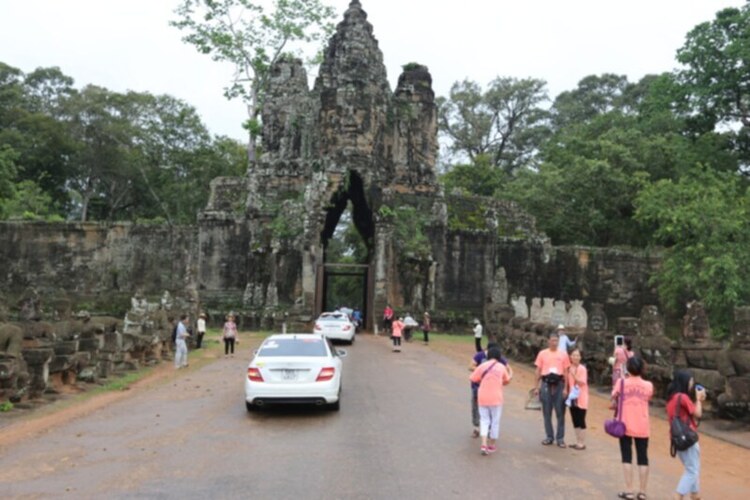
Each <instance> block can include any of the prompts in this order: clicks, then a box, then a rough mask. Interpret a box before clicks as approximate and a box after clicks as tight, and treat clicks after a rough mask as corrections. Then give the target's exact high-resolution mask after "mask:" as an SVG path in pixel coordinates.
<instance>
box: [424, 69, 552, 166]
mask: <svg viewBox="0 0 750 500" xmlns="http://www.w3.org/2000/svg"><path fill="white" fill-rule="evenodd" d="M545 87H546V83H545V82H544V81H543V80H536V79H533V78H526V79H516V78H507V77H504V78H500V77H498V78H496V79H495V80H493V81H492V82H491V83H490V85H489V86H488V88H487V89H486V90H482V87H481V86H480V85H479V84H478V83H476V82H473V81H470V80H464V81H463V82H456V83H455V84H453V86H452V87H451V90H450V93H449V95H448V97H447V98H441V99H439V100H438V106H439V107H438V120H439V125H440V132H441V134H442V136H443V137H444V138H445V139H446V140H448V142H449V149H450V152H451V153H452V154H453V155H454V156H455V157H457V158H459V159H460V158H463V159H468V160H470V161H471V162H475V161H476V160H477V158H479V157H484V158H487V159H489V161H490V162H491V164H492V165H493V166H495V167H497V168H500V169H502V170H503V171H505V172H507V173H511V172H513V171H514V170H516V169H517V168H519V167H521V166H524V165H527V164H528V163H529V162H530V161H531V158H532V157H533V156H534V153H535V152H536V149H537V147H538V145H539V143H540V142H541V140H542V139H543V138H544V136H545V134H546V132H547V131H548V127H547V126H546V125H547V124H546V120H547V112H546V111H545V110H544V109H543V108H542V103H544V102H545V101H546V100H547V91H546V90H545Z"/></svg>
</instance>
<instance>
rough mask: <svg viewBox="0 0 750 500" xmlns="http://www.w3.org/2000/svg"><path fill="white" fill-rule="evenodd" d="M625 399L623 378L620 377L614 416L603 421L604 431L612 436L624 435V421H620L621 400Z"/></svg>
mask: <svg viewBox="0 0 750 500" xmlns="http://www.w3.org/2000/svg"><path fill="white" fill-rule="evenodd" d="M624 399H625V379H620V394H618V397H617V409H616V410H615V418H608V419H607V420H605V421H604V431H605V432H606V433H607V434H609V435H610V436H612V437H615V438H618V439H619V438H621V437H623V436H624V435H625V422H623V421H622V402H623V400H624Z"/></svg>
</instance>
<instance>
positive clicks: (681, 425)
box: [669, 394, 698, 457]
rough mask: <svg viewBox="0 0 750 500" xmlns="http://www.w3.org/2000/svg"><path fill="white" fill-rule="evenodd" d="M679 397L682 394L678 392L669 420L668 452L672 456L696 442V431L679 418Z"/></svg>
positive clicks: (680, 412)
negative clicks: (673, 410) (672, 414)
mask: <svg viewBox="0 0 750 500" xmlns="http://www.w3.org/2000/svg"><path fill="white" fill-rule="evenodd" d="M681 398H682V394H679V395H678V396H677V403H676V405H677V408H676V409H675V412H674V417H672V420H671V421H670V422H669V437H670V446H669V454H670V455H672V456H673V457H674V456H675V455H677V452H678V451H685V450H687V449H688V448H690V447H691V446H693V445H694V444H695V443H697V442H698V433H697V432H695V431H694V430H693V429H691V428H690V424H689V423H688V422H686V421H683V420H682V419H681V418H680V415H681V414H682V405H681V404H680V403H681Z"/></svg>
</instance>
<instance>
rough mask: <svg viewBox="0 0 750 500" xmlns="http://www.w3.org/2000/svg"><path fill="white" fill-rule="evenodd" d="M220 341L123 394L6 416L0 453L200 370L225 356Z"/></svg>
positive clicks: (249, 337) (73, 399)
mask: <svg viewBox="0 0 750 500" xmlns="http://www.w3.org/2000/svg"><path fill="white" fill-rule="evenodd" d="M257 338H260V337H259V336H258V335H257V334H251V333H248V332H244V333H242V334H241V335H240V339H241V340H242V341H245V342H252V341H253V340H254V339H257ZM212 340H213V341H214V342H212ZM217 340H218V337H206V344H207V347H206V348H203V349H199V350H192V351H191V352H190V354H189V363H190V365H189V366H188V367H187V368H183V369H181V370H176V369H175V367H174V365H173V364H172V362H171V361H169V360H164V361H162V362H161V363H159V364H158V365H156V366H155V367H153V368H150V369H149V370H150V371H149V372H148V374H146V375H145V376H144V377H143V378H141V379H139V380H137V381H136V382H133V383H132V384H130V385H129V386H128V387H127V388H125V389H124V390H112V391H107V392H102V393H98V394H91V393H88V392H81V393H78V394H70V395H67V396H65V397H64V398H61V399H60V400H58V401H55V402H53V403H50V404H48V405H46V406H41V407H38V408H36V409H34V410H30V411H24V412H23V413H20V412H19V413H18V414H15V415H7V416H4V420H5V421H4V422H2V423H0V450H2V449H3V448H7V447H9V446H12V445H13V444H15V443H18V442H19V441H23V440H25V439H29V438H31V437H33V436H37V435H39V434H43V433H45V432H46V431H48V430H49V429H51V428H53V427H56V426H59V425H63V424H65V423H67V422H70V421H72V420H76V419H79V418H82V417H84V416H86V415H90V414H91V413H94V412H95V411H97V410H99V409H101V408H104V407H106V406H108V405H111V404H113V403H116V402H118V401H122V400H123V399H126V398H130V397H132V396H134V395H135V394H137V393H139V392H142V391H144V390H148V389H149V388H152V387H155V386H157V385H160V384H165V383H168V382H170V381H172V380H174V379H176V378H177V377H181V376H183V375H186V374H189V373H191V372H193V371H195V370H198V369H199V368H201V367H203V366H205V365H206V364H208V363H211V362H213V361H215V360H217V359H219V358H220V357H221V356H222V353H221V345H220V344H218V343H217V342H215V341H217ZM115 380H116V379H115ZM93 390H96V389H93Z"/></svg>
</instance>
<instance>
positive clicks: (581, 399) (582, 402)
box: [566, 347, 589, 450]
mask: <svg viewBox="0 0 750 500" xmlns="http://www.w3.org/2000/svg"><path fill="white" fill-rule="evenodd" d="M568 390H569V393H568V399H567V401H566V404H567V406H569V407H570V417H571V419H572V420H573V430H574V431H575V433H576V444H574V445H572V446H571V448H573V449H574V450H585V449H586V410H587V409H588V407H589V383H588V371H587V370H586V367H585V366H583V365H582V364H581V350H580V349H579V348H577V347H576V348H574V349H573V351H572V352H571V353H570V367H569V368H568Z"/></svg>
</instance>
